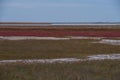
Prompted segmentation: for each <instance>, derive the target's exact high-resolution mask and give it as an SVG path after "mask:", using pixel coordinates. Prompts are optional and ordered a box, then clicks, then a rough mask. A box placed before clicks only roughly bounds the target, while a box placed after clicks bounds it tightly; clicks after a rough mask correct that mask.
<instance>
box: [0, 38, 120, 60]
mask: <svg viewBox="0 0 120 80" xmlns="http://www.w3.org/2000/svg"><path fill="white" fill-rule="evenodd" d="M94 41H96V40H58V41H52V40H21V41H9V40H0V59H1V60H2V59H3V60H4V59H41V58H71V57H72V58H73V57H76V58H81V57H85V56H88V55H91V54H93V55H94V54H113V53H120V46H114V45H107V44H99V43H98V44H97V43H96V44H93V43H91V42H94Z"/></svg>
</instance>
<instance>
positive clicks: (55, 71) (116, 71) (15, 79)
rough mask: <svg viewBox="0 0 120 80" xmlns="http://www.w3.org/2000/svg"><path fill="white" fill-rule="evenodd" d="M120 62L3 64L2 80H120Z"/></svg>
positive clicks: (0, 79) (1, 69) (0, 71)
mask: <svg viewBox="0 0 120 80" xmlns="http://www.w3.org/2000/svg"><path fill="white" fill-rule="evenodd" d="M119 75H120V61H117V60H116V61H114V60H105V61H88V62H77V63H53V64H42V63H39V64H36V63H33V64H23V63H15V64H2V65H0V80H120V76H119Z"/></svg>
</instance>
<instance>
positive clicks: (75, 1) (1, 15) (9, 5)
mask: <svg viewBox="0 0 120 80" xmlns="http://www.w3.org/2000/svg"><path fill="white" fill-rule="evenodd" d="M0 22H120V0H0Z"/></svg>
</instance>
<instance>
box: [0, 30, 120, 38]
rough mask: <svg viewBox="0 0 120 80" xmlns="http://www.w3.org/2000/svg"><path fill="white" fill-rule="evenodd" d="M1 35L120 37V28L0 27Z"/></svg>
mask: <svg viewBox="0 0 120 80" xmlns="http://www.w3.org/2000/svg"><path fill="white" fill-rule="evenodd" d="M0 36H41V37H50V36H55V37H62V36H96V37H120V30H117V29H116V30H112V29H110V30H107V29H106V30H101V29H100V30H99V29H98V30H92V29H89V30H82V29H78V30H76V29H73V30H69V29H51V30H49V29H48V30H47V29H45V30H44V29H35V30H34V29H33V30H29V29H18V30H16V29H15V30H14V29H10V30H7V29H0Z"/></svg>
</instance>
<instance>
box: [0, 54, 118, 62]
mask: <svg viewBox="0 0 120 80" xmlns="http://www.w3.org/2000/svg"><path fill="white" fill-rule="evenodd" d="M106 59H108V60H120V54H110V55H105V54H103V55H91V56H87V57H86V58H84V59H79V58H58V59H26V60H0V63H17V62H23V63H56V62H57V63H63V62H79V61H92V60H106Z"/></svg>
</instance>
